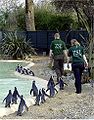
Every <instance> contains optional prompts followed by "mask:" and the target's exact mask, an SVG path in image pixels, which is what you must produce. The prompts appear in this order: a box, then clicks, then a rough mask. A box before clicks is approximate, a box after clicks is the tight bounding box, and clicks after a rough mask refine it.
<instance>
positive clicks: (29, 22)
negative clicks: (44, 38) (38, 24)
mask: <svg viewBox="0 0 94 120" xmlns="http://www.w3.org/2000/svg"><path fill="white" fill-rule="evenodd" d="M25 7H26V8H25V9H26V30H27V31H35V23H34V3H33V0H25Z"/></svg>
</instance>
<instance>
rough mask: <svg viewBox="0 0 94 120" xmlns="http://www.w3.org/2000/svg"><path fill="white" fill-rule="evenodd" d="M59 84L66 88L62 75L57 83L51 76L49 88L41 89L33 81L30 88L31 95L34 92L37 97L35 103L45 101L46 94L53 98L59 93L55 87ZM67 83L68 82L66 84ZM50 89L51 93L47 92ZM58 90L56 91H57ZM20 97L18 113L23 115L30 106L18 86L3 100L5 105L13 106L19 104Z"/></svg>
mask: <svg viewBox="0 0 94 120" xmlns="http://www.w3.org/2000/svg"><path fill="white" fill-rule="evenodd" d="M57 84H58V85H59V89H60V90H63V89H64V84H65V83H64V81H63V79H62V77H60V78H59V79H58V81H57V83H56V84H55V83H54V79H53V76H51V77H50V79H49V81H48V83H47V90H45V89H44V88H42V89H39V90H38V88H37V86H36V82H35V81H33V82H32V87H31V90H30V95H31V94H32V93H33V96H34V97H35V104H34V105H40V103H44V102H45V101H46V99H45V96H47V97H49V98H51V97H54V95H55V93H58V90H57V89H56V88H55V86H56V85H57ZM66 85H67V84H66ZM47 91H49V95H48V94H47V93H46V92H47ZM55 91H56V92H55ZM18 97H19V98H20V103H19V106H18V111H17V115H19V116H22V113H23V110H24V107H25V108H26V110H27V111H28V107H27V105H26V102H25V100H24V98H23V95H20V94H19V92H18V90H17V88H16V87H15V88H14V92H13V94H12V92H11V90H9V93H8V95H7V96H6V97H5V98H4V100H3V102H4V101H5V107H11V104H17V100H18Z"/></svg>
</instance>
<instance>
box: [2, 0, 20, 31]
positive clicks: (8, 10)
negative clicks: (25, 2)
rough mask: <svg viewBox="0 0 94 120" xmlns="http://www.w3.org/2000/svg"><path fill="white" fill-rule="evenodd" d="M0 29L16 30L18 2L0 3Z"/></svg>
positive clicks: (7, 0)
mask: <svg viewBox="0 0 94 120" xmlns="http://www.w3.org/2000/svg"><path fill="white" fill-rule="evenodd" d="M0 5H1V8H0V18H1V20H0V28H1V29H2V30H11V31H12V30H13V31H14V30H17V19H16V16H17V8H18V6H20V4H19V0H3V1H0Z"/></svg>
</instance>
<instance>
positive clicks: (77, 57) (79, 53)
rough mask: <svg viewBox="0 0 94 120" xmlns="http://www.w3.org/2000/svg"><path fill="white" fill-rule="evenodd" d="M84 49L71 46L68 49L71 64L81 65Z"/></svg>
mask: <svg viewBox="0 0 94 120" xmlns="http://www.w3.org/2000/svg"><path fill="white" fill-rule="evenodd" d="M83 55H84V49H83V47H82V46H79V45H77V46H72V47H71V48H70V49H69V56H72V63H78V62H79V63H83V62H84V59H83Z"/></svg>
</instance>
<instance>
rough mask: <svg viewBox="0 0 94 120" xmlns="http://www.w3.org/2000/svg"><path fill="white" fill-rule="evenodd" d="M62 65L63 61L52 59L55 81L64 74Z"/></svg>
mask: <svg viewBox="0 0 94 120" xmlns="http://www.w3.org/2000/svg"><path fill="white" fill-rule="evenodd" d="M63 63H64V60H63V59H54V69H55V72H56V75H57V80H58V78H59V77H61V76H62V75H63V74H64V68H63Z"/></svg>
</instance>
